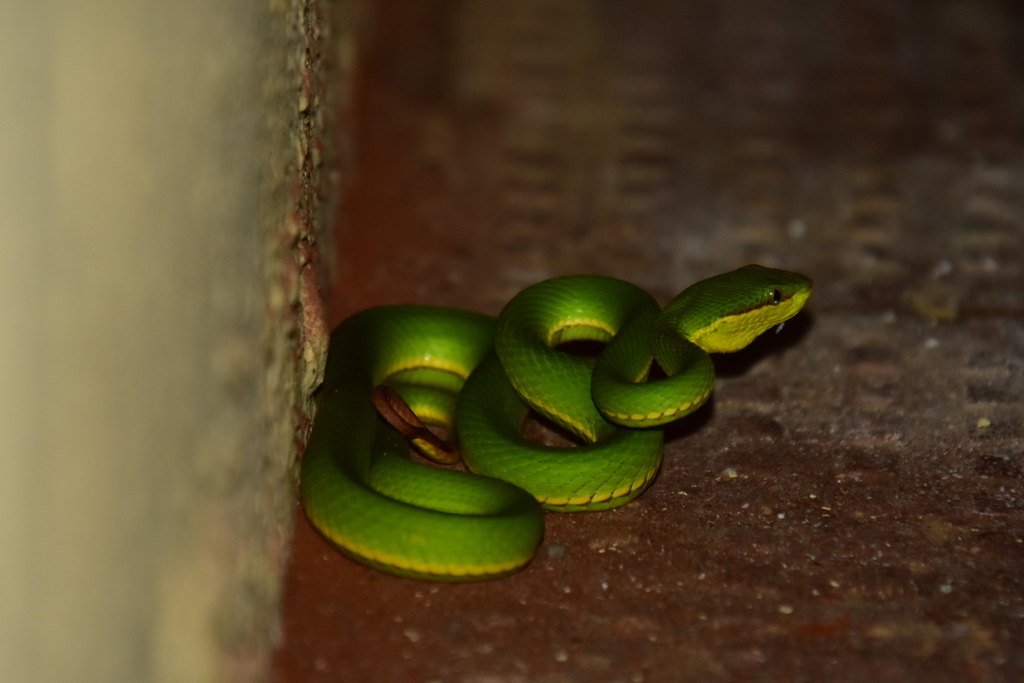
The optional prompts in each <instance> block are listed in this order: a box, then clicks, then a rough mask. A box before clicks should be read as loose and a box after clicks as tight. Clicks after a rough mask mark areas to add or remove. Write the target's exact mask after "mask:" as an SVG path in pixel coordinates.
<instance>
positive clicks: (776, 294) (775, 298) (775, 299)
mask: <svg viewBox="0 0 1024 683" xmlns="http://www.w3.org/2000/svg"><path fill="white" fill-rule="evenodd" d="M780 301H782V292H780V291H779V290H777V289H776V290H775V291H773V292H772V305H773V306H774V305H776V304H778V303H779V302H780Z"/></svg>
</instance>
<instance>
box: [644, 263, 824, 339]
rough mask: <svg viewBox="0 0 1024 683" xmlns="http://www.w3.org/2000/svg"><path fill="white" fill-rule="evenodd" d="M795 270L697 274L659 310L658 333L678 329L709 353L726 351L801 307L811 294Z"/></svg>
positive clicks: (807, 282) (809, 286) (752, 267)
mask: <svg viewBox="0 0 1024 683" xmlns="http://www.w3.org/2000/svg"><path fill="white" fill-rule="evenodd" d="M812 288H813V283H812V282H811V279H810V278H809V277H807V276H805V275H801V274H800V273H793V272H790V271H786V270H778V269H776V268H765V267H764V266H758V265H749V266H743V267H742V268H738V269H736V270H734V271H732V272H729V273H723V274H722V275H716V276H715V277H712V278H708V279H707V280H702V281H701V282H698V283H696V284H694V285H692V286H691V287H688V288H687V289H685V290H684V291H683V292H682V293H681V294H680V295H679V296H677V297H676V298H675V299H673V300H672V301H671V302H670V303H669V304H668V306H666V307H665V309H664V310H663V311H662V313H661V316H660V317H659V318H658V322H657V323H656V329H657V330H659V331H660V332H661V333H663V334H664V333H669V334H672V333H674V334H679V335H682V336H683V337H685V338H686V339H689V340H690V341H691V342H693V343H694V344H696V345H697V346H699V347H701V348H702V349H704V350H705V351H707V352H708V353H730V352H733V351H739V350H740V349H742V348H743V347H745V346H747V345H748V344H750V342H752V341H754V339H755V338H756V337H757V336H758V335H760V334H761V333H762V332H766V331H767V330H770V329H771V328H773V327H776V326H777V325H780V324H782V323H783V322H785V321H787V320H789V319H790V318H792V317H793V316H794V315H796V314H797V313H799V312H800V309H802V308H803V307H804V304H805V303H806V302H807V298H808V297H809V296H810V295H811V290H812Z"/></svg>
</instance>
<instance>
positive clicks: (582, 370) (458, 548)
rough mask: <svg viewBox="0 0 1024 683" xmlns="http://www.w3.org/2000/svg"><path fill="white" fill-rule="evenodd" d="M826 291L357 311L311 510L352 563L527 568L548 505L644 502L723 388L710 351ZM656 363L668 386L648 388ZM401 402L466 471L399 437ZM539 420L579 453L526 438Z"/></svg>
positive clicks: (308, 458)
mask: <svg viewBox="0 0 1024 683" xmlns="http://www.w3.org/2000/svg"><path fill="white" fill-rule="evenodd" d="M811 287H812V284H811V280H810V279H809V278H807V277H805V276H803V275H800V274H798V273H792V272H788V271H783V270H777V269H771V268H765V267H762V266H757V265H750V266H744V267H743V268H739V269H738V270H735V271H732V272H729V273H725V274H723V275H718V276H715V277H712V278H709V279H707V280H703V281H701V282H698V283H697V284H694V285H692V286H690V287H688V288H687V289H686V290H684V291H683V292H682V293H681V294H679V296H677V297H676V298H675V299H673V300H672V301H671V302H670V303H669V304H668V305H667V306H666V307H665V308H664V309H661V308H660V307H659V306H658V304H657V302H656V301H655V300H654V299H653V298H652V297H651V296H650V295H649V294H648V293H647V292H645V291H644V290H642V289H640V288H638V287H636V286H635V285H632V284H629V283H627V282H623V281H621V280H615V279H612V278H606V277H597V276H570V277H561V278H555V279H552V280H546V281H543V282H540V283H538V284H536V285H533V286H531V287H528V288H527V289H525V290H523V291H522V292H520V293H519V294H518V295H516V296H515V297H514V298H513V299H512V300H511V301H510V302H509V303H508V304H507V305H506V306H505V308H504V309H503V310H502V312H501V314H500V315H499V316H498V318H497V319H495V318H492V317H490V316H486V315H483V314H479V313H472V312H468V311H463V310H457V309H450V308H437V307H431V306H383V307H378V308H371V309H369V310H365V311H362V312H360V313H357V314H355V315H353V316H352V317H350V318H348V319H347V320H345V321H344V322H343V323H342V324H341V325H339V326H338V328H337V329H336V330H335V331H334V332H333V334H332V335H331V342H330V347H329V350H328V357H327V367H326V370H325V377H324V382H323V385H322V387H321V390H320V394H319V396H318V400H317V402H318V408H317V415H316V419H315V420H314V424H313V429H312V432H311V434H310V438H309V441H308V444H307V447H306V451H305V454H304V456H303V460H302V466H301V472H300V479H301V496H302V500H303V504H304V506H305V509H306V514H307V516H308V517H309V519H310V521H311V522H312V523H313V525H314V526H315V527H316V528H317V530H318V531H319V532H320V533H321V534H323V536H324V537H326V538H327V539H328V540H329V541H330V542H331V543H332V544H334V545H335V546H336V547H337V548H338V549H340V550H341V551H342V553H344V554H345V555H347V556H349V557H351V558H352V559H355V560H356V561H358V562H361V563H363V564H366V565H368V566H370V567H373V568H376V569H379V570H381V571H384V572H389V573H392V574H398V575H400V576H407V577H414V578H418V579H426V580H433V581H479V580H484V579H492V578H496V577H499V576H505V575H507V574H511V573H513V572H516V571H518V570H520V569H522V568H523V567H524V566H525V565H526V564H527V563H529V561H530V560H531V559H532V558H533V556H534V554H535V553H536V551H537V548H538V546H539V544H540V542H541V539H542V537H543V534H544V513H543V510H545V509H546V510H552V511H563V512H571V511H582V510H601V509H607V508H612V507H616V506H619V505H624V504H625V503H628V502H629V501H631V500H632V499H634V498H635V497H636V496H638V495H640V493H642V492H643V491H644V489H645V488H646V487H647V486H648V485H649V484H650V483H651V481H652V479H653V478H654V475H655V474H656V473H657V471H658V468H659V466H660V465H661V456H662V440H663V437H662V430H661V429H658V428H657V427H659V426H660V425H663V424H666V423H668V422H671V421H672V420H676V419H679V418H681V417H683V416H684V415H688V414H689V413H692V412H693V411H694V410H696V409H697V408H699V407H700V406H701V405H702V404H703V403H704V402H705V401H706V400H707V398H708V396H709V395H710V394H711V390H712V387H713V385H714V366H713V365H712V362H711V359H710V357H709V356H708V354H709V353H724V352H731V351H737V350H739V349H741V348H743V347H745V346H746V345H747V344H749V343H750V342H751V341H753V339H754V338H755V337H757V336H758V335H759V334H761V333H762V332H765V331H766V330H768V329H771V328H773V327H778V326H780V325H781V324H782V323H783V322H784V321H786V320H788V319H789V318H791V317H792V316H793V315H795V314H796V313H797V312H798V311H799V310H800V309H801V308H802V307H803V305H804V302H806V301H807V298H808V297H809V296H810V294H811ZM576 340H592V341H596V342H604V343H606V346H605V347H604V350H603V351H602V352H601V354H600V355H599V356H598V358H597V359H596V361H594V360H593V359H588V358H586V357H581V356H580V355H574V354H571V353H567V352H565V351H563V350H562V349H561V348H559V346H560V345H562V344H564V343H566V342H571V341H576ZM562 348H565V347H562ZM655 362H656V363H657V365H658V366H660V368H661V370H662V371H663V372H662V373H661V374H662V375H663V376H662V377H660V378H659V379H655V380H652V381H647V380H648V374H649V372H650V370H651V368H652V365H653V364H654V363H655ZM380 387H389V389H386V390H385V389H381V388H380ZM396 396H397V397H399V398H398V399H397V400H395V397H396ZM382 397H384V398H382ZM382 400H383V401H384V402H385V405H382V404H381V401H382ZM388 400H390V401H391V403H390V404H388V403H387V401H388ZM388 405H395V406H397V407H398V410H399V411H401V410H403V409H405V406H406V405H408V407H410V408H411V409H412V410H413V411H414V412H415V414H416V415H417V416H418V417H419V419H421V420H422V421H423V423H426V424H428V425H434V426H439V427H442V428H444V429H447V430H448V431H449V434H454V435H455V436H456V437H457V439H458V442H459V446H460V449H461V452H462V459H463V460H464V462H465V465H466V467H467V468H468V469H469V472H464V471H459V470H453V469H442V468H437V467H430V466H427V465H423V464H419V463H416V462H414V460H413V459H411V458H410V449H409V440H408V439H407V437H409V438H411V439H412V441H413V443H414V444H416V445H417V446H418V447H419V448H420V450H422V451H423V452H424V453H425V454H427V455H434V456H437V458H439V459H445V458H446V455H445V453H443V452H442V453H434V451H437V450H438V449H440V450H442V451H444V450H445V448H446V447H445V446H444V444H443V443H440V444H438V445H437V446H434V445H432V443H435V442H434V441H431V435H429V434H427V433H426V432H427V430H426V429H425V428H424V427H423V425H422V424H421V425H420V426H419V427H420V431H419V432H416V429H417V428H416V427H415V426H413V425H411V424H410V430H412V431H411V432H410V433H406V434H405V436H403V435H402V434H400V433H399V431H397V430H396V429H395V427H393V426H392V425H393V424H395V420H394V418H393V416H392V417H391V418H389V419H387V420H386V419H385V417H383V416H382V415H386V414H387V413H388V411H389V410H390V408H388ZM531 409H532V410H534V411H536V412H538V413H540V414H541V415H543V416H545V417H547V418H548V419H550V420H551V421H553V422H554V423H556V424H557V425H560V426H561V427H563V428H565V429H567V430H569V431H570V432H572V433H573V434H575V435H576V436H577V437H578V438H579V440H580V442H581V444H582V445H579V446H577V447H571V448H556V447H550V446H543V445H540V444H537V443H534V442H532V441H529V440H527V439H525V438H524V437H523V436H522V435H521V429H522V427H523V423H524V421H525V419H526V417H527V415H528V414H529V412H530V410H531ZM400 421H402V420H400ZM409 421H410V423H415V422H416V418H415V417H412V416H409ZM417 434H420V436H421V437H422V438H418V437H417ZM433 439H435V440H436V437H433ZM448 459H449V460H450V458H448Z"/></svg>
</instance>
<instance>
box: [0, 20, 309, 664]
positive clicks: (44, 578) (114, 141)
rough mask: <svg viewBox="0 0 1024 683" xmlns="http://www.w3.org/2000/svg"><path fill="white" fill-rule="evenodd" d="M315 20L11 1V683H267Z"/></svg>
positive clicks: (7, 168)
mask: <svg viewBox="0 0 1024 683" xmlns="http://www.w3.org/2000/svg"><path fill="white" fill-rule="evenodd" d="M302 4H306V5H308V4H310V3H309V2H306V3H300V2H291V1H290V0H278V1H277V2H275V1H273V0H262V1H261V2H255V3H254V2H243V1H242V0H208V1H203V0H186V1H182V2H170V3H158V2H137V1H136V2H132V1H129V0H107V1H101V0H91V1H88V2H72V1H67V2H38V1H35V0H4V2H0V683H9V682H10V683H20V682H22V681H24V682H28V683H34V682H36V681H38V682H41V683H42V682H45V683H59V682H62V681H75V682H78V681H81V682H88V681H96V682H102V683H110V682H116V681H131V682H133V683H134V682H138V681H187V682H189V683H197V682H202V681H213V680H259V678H260V670H261V668H262V663H263V661H264V659H265V655H266V654H267V652H269V649H270V648H271V647H272V646H273V641H274V637H275V628H276V621H275V618H276V617H275V612H274V610H275V605H276V598H277V590H278V584H277V578H278V576H279V574H280V569H281V566H282V565H283V562H284V548H286V543H287V539H288V535H289V533H290V531H289V529H290V527H289V524H290V517H289V515H290V514H291V509H292V507H291V488H290V478H289V477H290V475H289V471H288V467H289V464H290V463H289V458H290V457H291V455H292V452H291V449H292V442H293V424H292V420H293V415H292V410H291V408H292V407H293V406H294V405H296V404H297V403H299V402H301V400H302V397H301V396H300V394H301V391H300V390H298V389H297V384H296V382H295V381H294V378H295V369H296V366H295V363H294V358H295V357H296V356H295V355H294V354H293V353H292V351H293V348H292V346H293V345H294V344H296V343H298V342H297V339H298V340H299V341H301V335H296V334H293V332H294V330H288V329H285V328H286V327H287V320H288V319H289V317H292V318H294V316H295V311H294V308H296V307H298V306H299V304H298V303H297V301H298V296H297V294H296V291H293V290H295V289H296V288H297V285H296V281H295V278H294V277H292V278H291V280H288V279H287V277H285V275H283V273H284V271H286V270H288V259H290V258H293V257H292V255H291V253H290V252H289V249H292V248H293V246H294V244H290V243H289V242H288V241H287V240H284V241H282V240H280V239H278V238H277V237H276V233H277V232H278V231H281V230H285V223H286V217H287V216H289V215H292V223H291V224H289V226H290V227H289V229H291V230H293V231H294V230H295V225H294V221H295V219H294V216H293V214H294V212H295V211H296V210H297V209H296V207H295V206H294V199H293V200H291V201H292V205H289V204H288V201H289V200H288V199H287V197H288V196H289V192H288V189H289V187H288V185H289V182H293V181H295V173H294V168H295V167H296V166H298V165H301V163H302V157H303V155H304V154H306V152H307V151H308V150H304V149H302V145H298V144H296V139H295V137H294V129H295V128H296V127H297V123H296V122H297V120H298V118H299V111H300V109H301V106H305V107H306V108H307V110H308V107H309V103H308V102H304V103H303V105H301V106H300V105H299V99H300V93H299V90H300V89H299V87H298V77H297V74H298V73H299V69H298V66H299V65H300V62H302V60H303V57H302V54H303V52H302V50H303V45H302V41H303V35H302V33H303V28H302V26H300V24H301V23H302V22H301V21H299V20H298V19H297V17H299V16H300V15H302V16H308V14H306V15H303V13H302V11H301V5H302ZM307 113H308V111H307ZM307 147H308V146H307ZM289 168H291V169H292V173H291V176H289V171H288V169H289ZM292 194H293V195H294V193H292ZM299 208H300V209H301V208H302V207H299ZM306 208H307V209H308V207H306ZM289 212H292V213H291V214H290V213H289ZM307 227H308V226H307ZM281 245H284V247H283V248H282V246H281ZM292 275H293V276H294V273H292ZM282 283H285V284H284V285H282ZM282 287H284V289H282ZM309 355H310V354H308V353H307V354H306V356H307V359H308V358H309ZM299 356H301V354H299ZM299 369H300V370H301V368H299ZM306 373H307V374H308V368H307V369H306Z"/></svg>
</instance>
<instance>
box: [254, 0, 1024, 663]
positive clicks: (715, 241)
mask: <svg viewBox="0 0 1024 683" xmlns="http://www.w3.org/2000/svg"><path fill="white" fill-rule="evenodd" d="M681 5H684V3H674V2H655V1H647V2H639V3H613V2H587V1H584V0H575V1H569V2H566V1H564V0H531V1H529V2H520V1H517V0H502V1H499V2H483V1H472V0H470V1H467V2H462V3H445V2H425V1H421V2H412V3H402V2H398V1H397V0H394V1H393V2H380V3H377V6H376V7H375V9H374V21H373V29H372V30H371V36H370V38H371V39H370V42H369V43H368V45H367V50H366V53H365V55H364V56H363V57H362V58H361V60H362V62H361V67H360V74H361V75H360V86H359V88H358V91H357V93H356V100H355V102H356V105H355V110H354V113H353V114H354V115H353V117H352V120H351V126H352V131H353V140H354V145H355V163H354V168H353V169H352V170H351V174H350V177H351V182H349V184H348V185H347V187H346V188H345V192H344V196H343V201H342V206H341V207H340V213H339V225H338V232H337V245H336V246H337V267H336V271H337V274H338V278H337V281H336V284H335V288H334V292H333V299H332V301H333V310H332V315H333V319H334V322H337V321H338V320H340V319H342V318H343V317H344V316H346V315H348V314H349V313H351V312H353V311H355V310H358V309H360V308H364V307H368V306H372V305H376V304H381V303H393V302H423V303H435V304H444V305H455V306H460V307H465V308H474V309H478V310H483V311H487V312H492V313H495V312H497V311H498V310H499V309H500V307H501V305H502V303H503V302H504V301H506V300H507V299H508V298H509V297H510V296H511V295H513V294H514V293H515V292H516V291H518V290H519V289H521V288H522V287H523V286H525V285H528V284H530V283H532V282H535V281H537V280H540V279H544V278H547V277H551V276H555V275H561V274H568V273H578V272H591V273H600V274H606V275H613V276H617V277H621V278H624V279H628V280H631V281H633V282H636V283H638V284H640V285H641V286H644V287H646V288H647V289H649V290H650V291H651V292H652V293H654V294H655V296H657V297H658V298H659V299H660V300H662V301H663V302H664V301H667V300H668V299H669V298H670V297H671V296H672V295H673V294H675V293H676V292H677V291H678V290H680V289H682V288H683V287H684V286H685V285H687V284H689V283H691V282H693V281H696V280H698V279H701V278H702V277H705V276H709V275H712V274H715V273H717V272H722V271H725V270H730V269H732V268H734V267H736V266H739V265H742V264H744V263H748V262H759V263H763V264H765V265H772V266H780V267H786V268H791V269H795V270H799V271H802V272H804V273H807V274H808V275H810V276H811V277H813V278H814V280H815V283H816V290H815V294H814V296H813V298H812V300H811V302H810V305H809V310H808V311H807V312H806V313H805V314H803V315H801V316H800V317H799V318H797V319H795V320H794V321H793V322H792V324H790V325H787V327H786V329H785V330H784V331H783V333H782V334H780V335H777V336H776V335H772V336H770V338H766V339H764V340H762V341H761V342H759V343H757V344H755V346H754V347H752V348H751V349H749V350H748V351H745V352H743V353H741V354H738V355H737V356H734V357H729V358H722V359H720V362H719V369H720V371H721V372H720V377H721V379H720V381H719V383H718V386H717V389H716V395H715V398H714V400H713V402H712V404H711V405H709V406H707V407H706V408H705V409H703V410H701V411H700V412H699V413H697V414H695V415H694V416H692V418H690V419H689V420H688V421H687V422H686V423H685V424H683V425H681V426H678V427H676V428H673V430H672V431H671V433H670V440H669V442H668V445H667V450H666V457H665V465H664V468H663V470H662V472H661V473H660V475H659V477H658V479H657V481H656V482H655V483H654V485H653V486H652V488H651V489H650V490H649V491H648V492H647V493H646V494H644V495H643V496H642V497H641V498H639V499H638V500H637V501H635V502H634V503H632V504H630V505H628V506H626V507H625V508H622V509H618V510H614V511H609V512H603V513H593V514H584V515H549V516H548V527H547V536H546V540H545V542H544V545H543V547H542V548H541V551H540V555H539V556H538V558H537V559H536V561H535V562H534V563H533V564H532V565H531V566H530V567H529V568H528V569H527V570H526V571H525V572H523V573H521V574H519V575H517V576H514V577H511V578H508V579H505V580H502V581H498V582H493V583H487V584H480V585H465V586H458V585H455V586H452V585H430V584H425V583H419V582H415V581H411V580H403V579H396V578H392V577H389V576H384V575H381V574H377V573H374V572H372V571H370V570H368V569H364V568H363V567H360V566H357V565H355V564H352V563H351V562H349V561H347V560H345V559H344V558H342V557H341V556H339V555H338V554H337V553H336V552H334V551H333V550H332V549H331V548H330V547H329V546H328V545H327V544H326V543H325V542H324V541H323V540H322V539H321V538H320V537H319V536H317V535H316V534H315V533H314V532H313V531H312V530H311V528H310V527H309V525H308V523H307V522H306V521H305V519H304V518H303V517H302V516H301V515H300V519H299V524H298V529H297V531H296V538H295V546H294V557H293V559H292V566H291V570H290V574H289V577H288V584H287V596H286V602H285V607H284V643H283V646H282V648H281V650H280V651H279V653H278V656H277V659H276V661H275V667H274V677H275V680H278V681H296V682H298V681H303V682H304V681H338V680H342V681H395V682H402V681H423V682H427V681H466V682H481V683H482V682H485V681H486V682H492V681H493V682H495V683H497V682H505V681H509V682H518V681H541V682H549V681H550V682H552V683H553V682H556V681H801V680H806V681H812V680H815V681H873V682H877V681H929V682H935V681H1012V680H1020V679H1021V677H1024V569H1022V567H1024V322H1022V321H1024V272H1022V269H1024V153H1022V152H1024V145H1022V143H1024V130H1022V124H1021V121H1024V116H1022V115H1024V111H1022V109H1024V70H1022V68H1021V65H1022V63H1024V59H1022V56H1024V54H1022V48H1021V47H1020V46H1021V45H1024V29H1022V28H1021V27H1022V26H1024V22H1022V21H1021V20H1022V18H1024V12H1022V10H1021V6H1020V5H1019V3H1009V2H1007V3H998V2H974V3H963V2H952V1H950V2H934V3H900V4H897V3H890V2H882V1H879V2H867V1H865V2H809V1H808V2H788V3H784V2H777V1H772V0H768V1H766V2H758V3H742V2H730V1H726V2H696V3H685V6H681ZM627 7H628V8H629V9H627Z"/></svg>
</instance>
